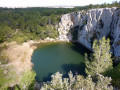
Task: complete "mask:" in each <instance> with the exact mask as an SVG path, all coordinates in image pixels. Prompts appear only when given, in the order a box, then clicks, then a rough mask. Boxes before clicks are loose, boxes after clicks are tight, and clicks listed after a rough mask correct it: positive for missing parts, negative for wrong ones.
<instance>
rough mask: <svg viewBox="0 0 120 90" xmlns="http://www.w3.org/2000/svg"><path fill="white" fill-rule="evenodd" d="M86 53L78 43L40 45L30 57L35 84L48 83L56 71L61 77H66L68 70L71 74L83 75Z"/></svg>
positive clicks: (86, 50)
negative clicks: (34, 74) (34, 73)
mask: <svg viewBox="0 0 120 90" xmlns="http://www.w3.org/2000/svg"><path fill="white" fill-rule="evenodd" d="M86 52H87V53H89V51H88V49H86V48H84V47H83V46H82V45H80V44H78V43H71V42H55V43H54V42H52V43H40V44H39V45H38V47H37V49H36V50H35V51H34V53H33V55H32V63H33V64H34V66H33V70H35V72H36V77H35V78H36V80H37V82H46V81H50V80H51V75H52V74H54V73H56V72H58V71H59V72H60V73H62V74H63V77H68V72H69V71H70V70H71V71H72V72H73V74H81V75H85V64H84V54H85V53H86Z"/></svg>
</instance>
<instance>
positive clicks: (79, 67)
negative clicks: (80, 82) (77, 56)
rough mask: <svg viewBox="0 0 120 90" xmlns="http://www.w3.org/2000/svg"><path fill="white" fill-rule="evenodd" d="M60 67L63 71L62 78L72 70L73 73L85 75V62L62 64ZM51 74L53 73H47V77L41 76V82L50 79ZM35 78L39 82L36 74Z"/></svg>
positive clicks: (66, 76)
mask: <svg viewBox="0 0 120 90" xmlns="http://www.w3.org/2000/svg"><path fill="white" fill-rule="evenodd" d="M61 68H62V70H63V71H64V72H65V73H64V74H63V78H68V73H69V72H70V71H72V73H73V75H77V74H80V75H83V76H86V73H85V63H84V62H82V63H80V64H63V65H62V66H61ZM53 74H54V73H49V74H48V76H47V77H44V78H43V82H47V81H51V75H53ZM35 79H36V80H37V81H38V82H41V81H40V79H39V77H38V76H36V77H35Z"/></svg>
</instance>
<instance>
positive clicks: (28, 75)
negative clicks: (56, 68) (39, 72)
mask: <svg viewBox="0 0 120 90" xmlns="http://www.w3.org/2000/svg"><path fill="white" fill-rule="evenodd" d="M35 76H36V74H35V72H34V71H30V70H28V71H26V72H24V74H23V76H22V78H21V80H20V84H19V85H20V88H21V89H22V90H26V89H28V88H29V87H30V86H31V84H32V85H33V83H35ZM32 87H33V86H32Z"/></svg>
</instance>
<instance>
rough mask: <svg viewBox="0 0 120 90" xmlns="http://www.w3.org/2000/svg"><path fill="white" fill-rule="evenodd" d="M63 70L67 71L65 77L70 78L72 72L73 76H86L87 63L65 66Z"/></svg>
mask: <svg viewBox="0 0 120 90" xmlns="http://www.w3.org/2000/svg"><path fill="white" fill-rule="evenodd" d="M61 68H62V69H63V70H64V71H65V74H64V75H63V77H68V73H69V72H70V71H72V73H73V75H76V74H80V75H83V76H86V74H85V63H84V62H82V63H80V64H64V65H62V66H61Z"/></svg>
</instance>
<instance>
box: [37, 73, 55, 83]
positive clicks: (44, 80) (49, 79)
mask: <svg viewBox="0 0 120 90" xmlns="http://www.w3.org/2000/svg"><path fill="white" fill-rule="evenodd" d="M53 74H54V73H49V74H48V76H47V77H43V80H42V81H41V80H40V78H39V77H38V75H36V77H35V79H36V80H37V82H39V83H40V82H47V81H51V76H52V75H53Z"/></svg>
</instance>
